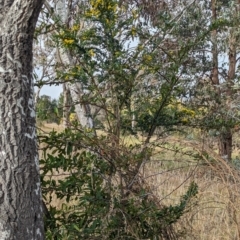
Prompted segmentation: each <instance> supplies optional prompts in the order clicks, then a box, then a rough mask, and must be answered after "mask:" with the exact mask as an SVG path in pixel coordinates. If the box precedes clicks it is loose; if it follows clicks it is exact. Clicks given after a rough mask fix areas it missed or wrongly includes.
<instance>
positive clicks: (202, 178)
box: [145, 139, 240, 240]
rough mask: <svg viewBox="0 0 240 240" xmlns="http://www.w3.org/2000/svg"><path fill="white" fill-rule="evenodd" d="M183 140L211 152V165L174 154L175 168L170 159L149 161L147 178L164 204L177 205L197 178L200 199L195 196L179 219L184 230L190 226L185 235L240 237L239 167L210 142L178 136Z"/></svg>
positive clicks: (236, 239)
mask: <svg viewBox="0 0 240 240" xmlns="http://www.w3.org/2000/svg"><path fill="white" fill-rule="evenodd" d="M171 141H172V142H176V141H177V140H176V139H169V142H171ZM179 141H180V142H181V144H182V145H185V147H188V148H190V147H191V148H192V150H193V151H195V152H198V153H199V154H201V153H202V152H204V153H205V155H206V153H207V154H208V155H207V156H208V158H207V157H206V156H203V159H204V161H205V163H206V164H207V165H202V164H199V163H196V162H195V164H194V163H193V162H190V161H188V160H187V161H186V159H185V157H184V156H183V155H182V156H181V154H179V155H175V156H174V158H175V160H176V161H175V166H174V161H172V160H171V163H170V164H169V165H171V166H172V167H171V168H172V169H171V170H170V168H169V167H168V168H165V167H164V166H163V165H164V164H165V165H166V162H167V161H168V160H166V161H165V162H162V164H160V163H159V162H158V164H157V162H155V163H150V164H148V165H147V166H146V169H145V178H146V179H147V180H148V182H149V184H151V186H152V188H153V190H154V194H155V196H156V197H157V198H158V199H159V201H160V202H161V203H162V204H164V205H170V204H172V205H175V204H177V203H179V200H180V197H181V196H182V195H184V194H185V193H186V191H187V187H188V186H189V185H190V182H192V181H194V182H196V183H197V185H198V187H199V193H198V196H197V199H195V200H194V204H193V205H192V207H191V211H189V212H188V213H187V214H185V215H184V216H183V217H182V219H181V221H179V223H178V228H179V230H180V231H184V230H185V229H186V231H185V235H184V237H183V239H189V240H192V239H196V240H209V239H211V240H219V239H221V240H222V239H226V240H229V239H233V240H239V239H240V176H239V173H238V171H236V170H235V169H234V168H233V167H231V166H230V165H228V164H226V162H224V161H223V160H222V159H221V158H220V157H219V156H218V155H217V154H216V153H215V152H213V151H211V150H210V149H208V148H207V147H206V146H201V144H199V143H197V142H195V143H194V142H192V141H191V142H188V141H183V140H179V139H178V143H179ZM166 155H167V154H166V153H165V156H166ZM209 157H210V158H211V161H209ZM172 158H173V156H172V153H171V152H169V156H168V159H172ZM177 159H178V160H177ZM212 159H214V160H215V161H212ZM184 162H185V165H184ZM186 163H187V164H188V166H187V164H186ZM179 166H180V167H179Z"/></svg>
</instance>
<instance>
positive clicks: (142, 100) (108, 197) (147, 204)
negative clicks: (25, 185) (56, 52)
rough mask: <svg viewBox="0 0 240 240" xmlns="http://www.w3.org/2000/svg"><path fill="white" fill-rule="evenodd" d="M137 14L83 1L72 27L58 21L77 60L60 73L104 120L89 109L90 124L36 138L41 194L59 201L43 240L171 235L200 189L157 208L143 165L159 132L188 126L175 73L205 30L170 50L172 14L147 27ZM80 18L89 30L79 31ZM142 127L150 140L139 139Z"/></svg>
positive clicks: (109, 3) (110, 1) (109, 2)
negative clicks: (126, 138)
mask: <svg viewBox="0 0 240 240" xmlns="http://www.w3.org/2000/svg"><path fill="white" fill-rule="evenodd" d="M139 14H140V10H139V9H135V8H133V9H131V8H130V7H129V6H125V5H122V6H120V5H118V1H114V0H104V1H103V0H97V1H89V5H88V7H86V8H84V9H83V13H82V14H80V15H81V16H76V18H75V19H74V20H75V22H74V24H73V25H72V26H71V27H69V26H65V25H64V26H59V31H58V34H55V36H54V40H55V42H56V44H58V46H60V47H61V48H62V49H63V50H64V51H66V52H67V53H68V54H69V55H71V56H72V57H73V58H74V61H73V62H75V63H76V64H75V65H74V66H71V65H70V66H68V67H67V68H66V70H65V71H63V70H62V69H63V68H62V66H61V67H60V68H59V69H58V73H57V77H58V78H59V80H62V79H64V80H65V81H70V82H71V83H78V84H80V86H81V88H82V89H83V93H84V94H82V95H81V96H80V97H79V102H80V103H81V104H89V105H90V106H91V107H94V108H96V112H103V114H104V120H103V121H102V122H101V121H100V120H99V118H98V117H99V116H98V115H97V114H96V116H95V119H94V122H95V126H94V127H95V129H87V128H86V127H84V126H79V125H78V124H77V123H74V124H75V125H74V124H73V125H74V126H73V127H72V128H71V129H66V130H65V131H64V132H62V133H56V132H52V133H51V134H50V135H49V136H42V137H41V138H40V142H41V144H42V145H44V146H45V147H44V149H43V153H44V157H43V159H42V160H41V164H42V186H43V193H44V196H45V199H46V201H47V202H48V204H49V205H50V206H51V205H52V204H53V203H52V201H53V200H52V199H53V198H54V195H52V194H55V197H56V198H57V199H62V200H64V201H65V204H62V206H61V208H58V209H57V208H53V207H51V208H50V216H51V217H50V218H48V219H46V227H47V238H48V239H100V238H101V239H171V238H172V239H173V238H174V237H171V236H175V230H174V229H173V228H174V227H173V226H174V224H175V223H176V222H177V221H178V220H179V219H180V218H181V216H182V215H183V214H184V213H185V212H186V211H188V208H189V206H190V205H191V199H192V198H193V197H194V196H196V194H197V186H196V185H195V184H194V183H192V184H191V185H190V187H189V189H188V191H187V193H186V194H185V195H184V196H182V198H181V199H180V203H179V204H176V205H174V206H162V205H161V204H160V203H159V202H158V201H159V199H157V198H155V197H154V194H153V193H152V191H151V186H149V184H148V183H147V182H146V181H145V179H144V177H143V176H142V175H141V171H142V167H143V166H144V164H146V163H147V162H149V161H151V158H152V156H153V154H154V150H155V149H154V147H153V146H152V144H151V142H150V139H151V138H152V137H153V136H154V134H155V133H156V131H155V130H156V128H158V127H163V128H164V131H166V130H171V129H172V128H175V127H177V126H179V125H180V126H182V125H187V124H190V123H191V121H192V120H191V118H193V117H194V115H195V112H194V111H193V110H192V108H190V107H187V106H185V104H184V101H181V100H180V99H181V96H182V95H183V94H187V93H186V91H185V89H183V87H182V84H181V76H182V75H184V73H185V72H186V62H187V61H188V60H189V58H190V56H191V50H192V49H194V47H195V45H197V44H198V43H199V42H201V41H202V40H203V38H204V36H205V35H204V33H201V36H200V37H199V36H198V37H196V38H194V39H189V40H188V41H179V42H178V43H177V46H173V47H172V48H169V46H168V45H167V43H166V39H165V37H166V36H167V35H168V32H173V34H176V32H177V29H175V23H174V22H173V21H170V15H169V14H166V15H164V14H163V16H162V17H161V19H160V20H161V21H162V22H163V24H162V25H161V26H158V28H157V29H154V28H152V29H151V30H149V25H148V24H146V23H145V24H144V23H143V22H141V20H140V18H138V15H139ZM81 21H84V23H85V24H89V25H88V26H89V27H86V28H81V27H80V23H81ZM173 28H174V31H173V30H172V29H173ZM208 30H209V29H208ZM208 30H207V31H208ZM161 34H164V37H159V36H160V35H161ZM166 38H167V37H166ZM168 40H169V41H170V40H171V39H168ZM174 44H175V43H173V45H174ZM130 45H135V46H134V47H130ZM96 120H99V121H96ZM96 129H98V130H100V131H99V132H97V131H95V130H96ZM141 131H143V132H145V133H146V132H147V138H146V139H144V140H143V141H142V142H140V143H139V141H138V140H139V139H138V137H139V134H140V132H141ZM126 132H127V133H128V134H132V135H133V136H135V137H136V139H135V140H136V142H135V143H134V144H128V143H124V142H123V141H122V133H126ZM48 174H50V176H52V175H54V174H57V175H60V176H61V174H62V177H59V178H58V179H56V178H54V177H48ZM51 196H52V197H51ZM175 239H176V237H175Z"/></svg>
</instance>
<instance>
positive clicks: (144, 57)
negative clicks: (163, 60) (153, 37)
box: [143, 55, 152, 62]
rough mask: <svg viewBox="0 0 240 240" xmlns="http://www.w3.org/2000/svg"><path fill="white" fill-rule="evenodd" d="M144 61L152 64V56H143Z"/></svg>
mask: <svg viewBox="0 0 240 240" xmlns="http://www.w3.org/2000/svg"><path fill="white" fill-rule="evenodd" d="M143 60H144V61H146V62H150V61H152V56H151V55H145V56H143Z"/></svg>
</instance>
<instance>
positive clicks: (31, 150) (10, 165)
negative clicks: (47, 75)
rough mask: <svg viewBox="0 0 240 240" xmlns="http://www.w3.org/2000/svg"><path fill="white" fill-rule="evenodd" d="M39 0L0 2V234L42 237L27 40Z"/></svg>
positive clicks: (30, 69) (33, 237) (40, 2)
mask: <svg viewBox="0 0 240 240" xmlns="http://www.w3.org/2000/svg"><path fill="white" fill-rule="evenodd" d="M42 4H43V1H42V0H30V1H14V0H10V1H1V3H0V27H1V32H0V42H1V44H0V64H1V65H0V79H1V87H0V102H1V111H0V119H1V120H0V129H1V137H0V148H1V170H0V238H1V239H44V229H43V219H42V199H41V188H40V185H41V184H40V177H39V163H38V152H37V143H36V133H35V111H34V106H33V103H34V99H33V76H32V43H33V35H34V29H35V24H36V21H37V18H38V14H39V12H40V10H41V6H42Z"/></svg>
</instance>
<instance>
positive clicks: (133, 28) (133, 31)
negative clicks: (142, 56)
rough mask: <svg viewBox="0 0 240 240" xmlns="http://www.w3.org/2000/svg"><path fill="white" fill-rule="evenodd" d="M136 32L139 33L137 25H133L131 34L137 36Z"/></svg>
mask: <svg viewBox="0 0 240 240" xmlns="http://www.w3.org/2000/svg"><path fill="white" fill-rule="evenodd" d="M136 33H137V30H136V28H135V27H132V29H131V34H132V36H136Z"/></svg>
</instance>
